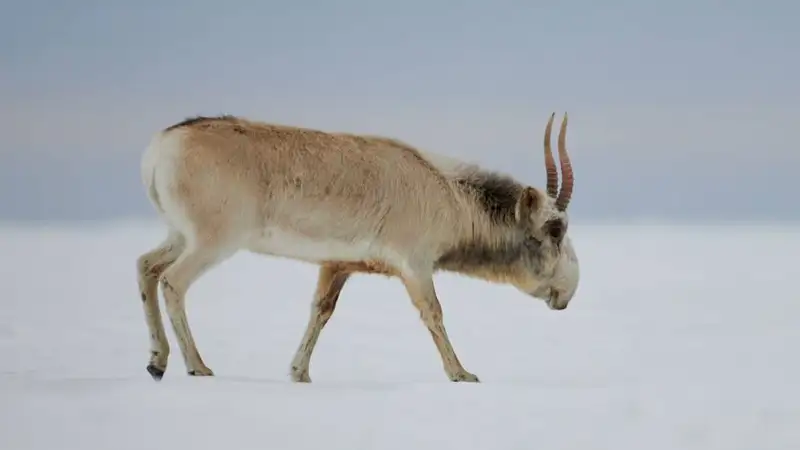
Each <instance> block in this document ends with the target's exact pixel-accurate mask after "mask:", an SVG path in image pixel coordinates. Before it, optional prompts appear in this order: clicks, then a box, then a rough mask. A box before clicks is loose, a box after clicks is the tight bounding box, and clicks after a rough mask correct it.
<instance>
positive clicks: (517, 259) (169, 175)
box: [137, 114, 579, 382]
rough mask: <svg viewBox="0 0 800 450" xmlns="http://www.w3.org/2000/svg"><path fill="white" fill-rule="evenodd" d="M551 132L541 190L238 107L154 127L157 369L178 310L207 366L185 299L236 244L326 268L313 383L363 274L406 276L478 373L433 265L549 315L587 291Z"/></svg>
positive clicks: (147, 274)
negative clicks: (456, 334) (259, 117)
mask: <svg viewBox="0 0 800 450" xmlns="http://www.w3.org/2000/svg"><path fill="white" fill-rule="evenodd" d="M554 116H555V114H553V115H551V116H550V119H549V120H548V122H547V126H546V128H545V132H544V149H545V152H544V156H545V168H546V173H547V188H546V192H545V191H542V190H540V189H538V188H535V187H531V186H528V185H525V184H522V183H520V182H517V181H516V180H514V179H512V178H510V177H508V176H505V175H502V174H498V173H494V172H490V171H487V170H483V169H481V168H479V167H477V166H475V165H472V164H467V163H462V162H459V161H456V160H454V159H450V158H444V157H441V156H437V155H434V154H427V153H423V152H421V151H419V150H417V149H415V148H413V147H411V146H409V145H407V144H405V143H403V142H400V141H397V140H394V139H389V138H386V137H377V136H363V135H354V134H344V133H327V132H322V131H318V130H311V129H304V128H296V127H289V126H282V125H273V124H266V123H262V122H256V121H250V120H246V119H243V118H237V117H232V116H221V117H196V118H192V119H187V120H185V121H183V122H181V123H178V124H176V125H173V126H170V127H169V128H166V129H165V130H163V131H161V132H159V133H158V134H156V135H155V136H154V137H153V139H152V141H151V142H150V144H149V146H148V147H147V149H146V150H145V152H144V154H143V158H142V164H141V176H142V181H143V183H144V186H145V188H146V190H147V194H148V197H149V199H150V201H151V202H152V204H153V205H154V207H155V209H156V210H157V211H158V214H159V216H160V217H161V219H163V220H164V222H166V224H167V226H168V230H169V232H168V236H167V238H166V240H165V241H164V242H163V243H161V244H160V245H159V246H158V247H157V248H155V249H154V250H152V251H150V252H147V253H146V254H144V255H142V256H140V257H139V258H138V261H137V263H138V274H139V287H140V291H141V298H142V301H143V303H144V311H145V316H146V320H147V326H148V329H149V332H150V351H151V356H150V362H149V364H148V366H147V371H148V372H149V373H150V375H151V376H152V377H153V379H155V380H160V379H161V378H162V377H163V375H164V372H165V370H166V368H167V358H168V355H169V351H170V349H169V344H168V343H167V339H166V336H165V330H164V326H163V324H162V321H161V315H160V311H159V306H158V298H157V291H158V285H159V282H160V285H161V287H162V291H163V296H164V302H165V304H166V308H167V313H168V316H169V319H170V322H171V325H172V327H173V330H174V332H175V335H176V337H177V340H178V344H179V346H180V350H181V354H182V356H183V360H184V363H185V365H186V370H187V371H188V373H189V375H196V376H203V375H205V376H210V375H213V372H212V371H211V369H209V368H208V366H206V364H205V363H204V362H203V359H202V358H201V357H200V353H199V352H198V350H197V347H196V346H195V342H194V339H193V338H192V332H191V331H190V327H189V323H188V321H187V318H186V311H185V294H186V292H187V290H188V289H189V287H190V286H191V285H192V283H193V282H194V281H195V280H197V279H198V277H199V276H200V275H201V274H203V273H204V272H205V271H206V270H208V269H210V268H211V267H213V266H215V265H216V264H218V263H220V262H221V261H223V260H225V259H227V258H229V257H231V256H232V255H233V254H234V253H236V252H237V251H239V250H249V251H252V252H255V253H260V254H265V255H272V256H278V257H286V258H292V259H295V260H302V261H307V262H311V263H315V264H317V265H319V275H318V280H317V287H316V293H315V296H314V301H313V305H312V307H311V316H310V318H309V321H308V325H307V327H306V330H305V334H304V336H303V338H302V341H301V343H300V346H299V348H298V349H297V351H296V353H295V356H294V359H293V361H292V364H291V377H292V380H293V381H296V382H310V381H311V379H310V377H309V373H308V372H309V363H310V360H311V353H312V352H313V350H314V346H315V345H316V342H317V339H318V338H319V334H320V332H321V331H322V329H323V327H324V326H325V324H326V323H327V322H328V320H329V319H330V317H331V315H332V314H333V311H334V308H335V307H336V302H337V300H338V298H339V294H340V292H341V290H342V288H343V287H344V285H345V283H346V281H347V279H348V277H349V276H350V275H351V274H353V273H358V272H361V273H379V274H384V275H388V276H392V277H397V278H399V279H400V280H401V281H402V283H403V285H404V286H405V289H406V291H407V293H408V295H409V297H410V299H411V301H412V303H413V304H414V306H415V307H416V309H417V310H418V311H419V314H420V318H421V320H422V322H423V323H424V324H425V326H426V327H427V328H428V331H429V332H430V334H431V336H432V337H433V342H434V343H435V345H436V348H437V350H438V351H439V354H440V356H441V360H442V363H443V365H444V370H445V372H446V373H447V376H448V377H449V379H450V380H452V381H471V382H477V381H478V377H477V376H475V375H473V374H472V373H470V372H468V371H467V370H466V369H465V368H464V366H462V364H461V362H459V359H458V357H457V356H456V352H455V351H454V350H453V346H452V344H451V343H450V339H449V338H448V336H447V331H446V330H445V326H444V323H443V321H442V307H441V305H440V304H439V300H438V299H437V296H436V291H435V289H434V283H433V274H434V273H435V272H436V271H439V270H445V271H450V272H457V273H461V274H464V275H467V276H472V277H477V278H481V279H484V280H488V281H492V282H498V283H506V284H510V285H512V286H515V287H516V288H517V289H519V290H520V291H522V292H523V293H525V294H528V295H530V296H532V297H536V298H539V299H542V300H545V301H546V303H547V305H548V306H549V307H550V308H551V309H554V310H562V309H564V308H566V307H567V305H568V304H569V302H570V300H571V299H572V297H573V295H574V294H575V291H576V289H577V286H578V279H579V269H578V260H577V258H576V255H575V252H574V250H573V247H572V243H571V242H570V238H569V237H568V235H567V230H568V221H569V220H568V215H567V206H568V204H569V202H570V198H571V196H572V188H573V173H572V166H571V164H570V159H569V156H568V155H567V151H566V148H565V138H566V137H565V134H566V128H567V116H566V114H565V115H564V119H563V121H562V123H561V129H560V132H559V136H558V152H559V159H560V165H561V171H562V173H563V176H564V182H563V185H562V186H561V189H560V190H559V189H558V173H557V171H556V166H555V160H554V158H553V155H552V151H551V149H550V132H551V128H552V124H553V118H554Z"/></svg>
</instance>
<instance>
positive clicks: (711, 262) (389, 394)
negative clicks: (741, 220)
mask: <svg viewBox="0 0 800 450" xmlns="http://www.w3.org/2000/svg"><path fill="white" fill-rule="evenodd" d="M162 233H163V228H162V227H161V226H159V225H157V224H152V223H137V222H130V223H116V224H105V225H102V224H101V225H92V226H89V225H87V226H85V227H72V228H59V227H57V226H53V227H41V226H38V227H27V228H26V227H20V226H16V227H15V226H13V225H6V226H3V227H1V228H0V265H1V266H2V268H0V282H2V286H3V288H4V295H3V298H2V300H0V449H3V450H27V449H47V450H56V449H58V450H67V449H80V450H95V449H103V450H125V449H190V448H191V449H214V450H223V449H224V450H229V449H230V450H234V449H236V450H238V449H270V450H294V449H318V448H325V449H328V450H340V449H341V450H358V449H397V450H400V449H403V450H408V449H415V450H424V449H449V448H454V449H455V448H457V449H460V450H467V449H481V450H495V449H496V450H501V449H520V450H522V449H534V448H536V449H581V450H592V449H614V450H625V449H648V450H660V449H670V450H677V449H680V450H692V449H702V450H712V449H726V450H734V449H741V450H773V449H787V450H788V449H797V448H800V387H798V380H800V361H798V348H800V326H798V321H800V294H798V292H797V291H796V290H795V289H794V285H795V283H796V282H797V281H798V278H800V266H798V263H797V259H796V258H797V257H798V255H800V227H797V226H795V227H792V226H779V225H774V226H769V225H747V226H745V225H722V226H688V225H669V224H627V225H624V224H619V225H614V224H597V225H585V224H584V225H580V224H575V225H573V226H572V228H571V235H572V238H573V240H574V242H575V245H576V246H577V250H578V254H579V257H580V258H581V264H582V282H581V286H580V288H579V291H578V295H577V297H576V298H575V299H574V301H573V303H572V304H571V305H570V307H569V308H567V309H566V310H564V311H550V310H548V309H547V307H546V306H545V305H544V304H543V303H541V302H539V301H536V300H533V299H530V298H527V297H525V296H524V295H522V294H521V293H518V292H517V291H515V290H514V289H512V288H508V287H503V286H498V285H491V284H487V283H484V282H481V281H478V280H471V279H467V278H462V277H459V276H455V275H449V274H440V275H438V276H437V288H438V293H439V296H440V298H441V302H442V305H443V307H444V312H445V324H446V326H447V328H448V331H449V333H450V336H451V339H452V341H453V344H454V346H455V349H456V352H457V353H458V355H459V357H460V358H461V360H462V362H463V363H464V366H465V367H466V368H467V370H470V371H472V372H474V373H475V374H477V375H478V376H479V377H480V378H481V381H482V383H480V384H465V383H451V382H449V381H448V380H447V378H446V376H445V374H444V371H443V369H442V366H441V363H440V361H439V357H438V354H437V353H436V350H435V347H434V345H433V342H432V340H431V338H430V335H429V334H428V333H427V331H426V330H425V328H424V326H423V325H422V323H421V322H420V321H419V319H418V316H417V314H416V311H415V310H414V309H413V307H412V305H411V303H410V301H409V300H408V298H407V297H406V295H405V291H404V290H403V288H402V286H401V285H400V283H399V282H398V281H396V280H389V279H386V278H382V277H377V276H357V277H354V278H353V279H351V281H350V282H349V283H348V285H347V286H346V287H345V289H344V291H343V293H342V298H341V299H340V301H339V305H338V307H337V310H336V312H335V314H334V316H333V318H332V320H331V321H330V323H329V324H328V326H327V327H326V328H325V330H324V331H323V333H322V336H321V338H320V341H319V344H318V346H317V348H316V351H315V353H314V357H313V359H312V362H311V378H312V380H313V383H311V384H293V383H291V382H290V381H289V376H288V367H289V362H290V360H291V358H292V355H293V353H294V351H295V348H296V346H297V344H298V343H299V340H300V337H301V336H302V333H303V329H304V327H305V324H306V320H307V317H308V312H309V307H310V303H311V295H312V292H313V290H314V283H315V275H316V269H315V268H314V267H313V266H310V265H306V264H302V263H297V262H292V261H288V260H280V259H271V258H265V257H260V256H256V255H251V254H247V253H239V254H238V255H236V256H235V257H234V258H233V259H230V260H228V261H227V262H225V263H223V264H222V265H221V266H219V267H217V268H216V269H215V270H213V271H211V272H209V273H207V274H206V275H205V276H204V277H203V278H201V279H200V280H199V281H198V282H197V283H196V284H195V285H194V287H193V288H192V290H190V292H189V294H188V316H189V320H190V324H191V326H192V327H193V332H194V334H195V338H196V340H197V344H198V348H199V350H200V352H201V354H202V355H203V358H204V359H205V361H206V363H207V364H208V365H209V367H211V368H212V369H213V370H214V371H215V373H216V376H215V377H213V378H192V377H189V376H187V375H186V374H185V370H184V366H183V362H182V360H181V357H180V351H179V349H178V347H177V343H176V342H175V339H174V334H173V333H172V330H171V329H170V328H169V322H166V325H167V327H168V331H167V334H168V337H169V339H170V344H171V348H172V354H171V356H170V366H169V368H168V370H167V374H166V376H165V377H164V379H163V381H162V382H161V383H155V382H154V381H152V379H151V378H150V377H149V375H148V374H147V373H146V371H145V365H146V364H147V360H148V338H147V330H146V326H145V322H144V315H143V312H142V306H141V301H140V299H139V294H138V292H137V285H136V275H135V259H136V257H137V256H138V255H139V254H140V253H142V252H144V251H146V250H148V249H149V248H151V247H152V246H154V245H155V244H156V243H157V242H159V240H160V239H161V238H162V237H163V236H162ZM162 311H163V307H162Z"/></svg>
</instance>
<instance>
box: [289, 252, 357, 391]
mask: <svg viewBox="0 0 800 450" xmlns="http://www.w3.org/2000/svg"><path fill="white" fill-rule="evenodd" d="M349 277H350V273H349V272H346V271H344V270H343V269H341V268H339V267H337V266H332V265H324V266H321V267H320V269H319V278H318V280H317V291H316V293H315V294H314V303H313V305H312V306H311V317H309V319H308V325H307V326H306V332H305V334H304V335H303V339H302V341H301V342H300V346H299V347H298V348H297V352H295V355H294V358H293V359H292V372H291V373H292V381H295V382H303V383H310V382H311V377H309V375H308V366H309V364H310V363H311V354H312V353H313V352H314V347H315V346H316V345H317V340H318V339H319V334H320V332H322V329H323V328H324V327H325V324H326V323H328V320H330V318H331V316H332V315H333V310H334V309H335V308H336V302H337V301H338V300H339V294H340V293H341V292H342V288H344V284H345V282H346V281H347V279H348V278H349Z"/></svg>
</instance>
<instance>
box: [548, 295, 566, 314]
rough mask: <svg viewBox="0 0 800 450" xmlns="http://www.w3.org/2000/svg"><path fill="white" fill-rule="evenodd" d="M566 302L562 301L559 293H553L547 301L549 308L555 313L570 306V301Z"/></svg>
mask: <svg viewBox="0 0 800 450" xmlns="http://www.w3.org/2000/svg"><path fill="white" fill-rule="evenodd" d="M564 300H565V301H560V300H559V295H558V292H556V291H552V292H551V293H550V297H549V298H548V299H547V307H548V308H550V309H552V310H554V311H563V310H565V309H567V306H569V299H564Z"/></svg>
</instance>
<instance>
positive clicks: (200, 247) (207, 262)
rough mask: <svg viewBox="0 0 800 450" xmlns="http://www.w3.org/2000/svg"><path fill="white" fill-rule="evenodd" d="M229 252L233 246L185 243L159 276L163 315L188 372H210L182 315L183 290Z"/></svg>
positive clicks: (210, 374)
mask: <svg viewBox="0 0 800 450" xmlns="http://www.w3.org/2000/svg"><path fill="white" fill-rule="evenodd" d="M233 253H234V250H233V249H227V248H221V247H219V246H214V245H208V244H199V243H198V244H195V245H189V246H187V247H186V248H185V249H184V251H183V253H181V255H180V256H179V257H178V259H177V260H176V261H175V262H174V263H173V264H172V265H171V266H169V267H168V268H167V269H166V270H165V271H164V273H163V274H162V275H161V288H162V290H163V294H164V303H165V305H166V307H167V314H168V315H169V319H170V322H171V324H172V329H173V331H174V332H175V336H176V337H177V338H178V345H179V346H180V349H181V355H182V356H183V361H184V363H185V364H186V371H187V372H188V373H189V375H193V376H212V375H214V372H212V370H211V369H209V368H208V366H206V365H205V363H204V362H203V358H202V357H201V356H200V352H199V351H198V350H197V346H196V345H195V342H194V337H193V336H192V331H191V329H190V327H189V320H188V319H187V317H186V301H185V299H186V292H187V291H188V290H189V287H191V285H192V283H194V282H195V281H196V280H197V279H198V278H199V277H200V276H201V275H202V274H203V273H205V272H206V271H207V270H208V269H210V268H211V267H212V266H214V265H216V264H218V263H220V262H222V261H223V260H225V259H227V258H229V257H230V256H232V255H233Z"/></svg>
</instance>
